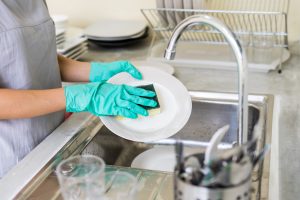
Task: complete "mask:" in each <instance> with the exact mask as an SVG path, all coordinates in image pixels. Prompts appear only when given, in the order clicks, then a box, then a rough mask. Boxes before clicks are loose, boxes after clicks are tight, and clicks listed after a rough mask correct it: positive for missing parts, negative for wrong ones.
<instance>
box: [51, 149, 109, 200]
mask: <svg viewBox="0 0 300 200" xmlns="http://www.w3.org/2000/svg"><path fill="white" fill-rule="evenodd" d="M56 173H57V176H58V180H59V184H60V189H61V193H62V196H63V198H64V199H65V200H77V199H78V200H79V199H80V200H96V199H97V200H102V199H104V197H103V194H104V191H105V181H104V177H105V163H104V161H103V160H102V159H101V158H99V157H97V156H92V155H82V156H74V157H70V158H68V159H66V160H64V161H62V162H61V163H60V164H59V165H58V166H57V169H56Z"/></svg>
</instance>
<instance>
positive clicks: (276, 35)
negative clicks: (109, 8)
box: [142, 0, 290, 72]
mask: <svg viewBox="0 0 300 200" xmlns="http://www.w3.org/2000/svg"><path fill="white" fill-rule="evenodd" d="M204 2H205V4H204V7H205V8H204V9H201V10H195V9H169V8H156V9H142V13H143V15H144V16H145V18H146V19H147V21H148V23H149V25H150V27H151V28H152V29H153V31H154V33H155V37H156V38H155V39H154V40H157V39H158V38H159V40H162V41H163V42H167V41H169V39H170V37H171V35H172V31H173V29H174V28H175V26H176V25H177V24H178V23H179V22H180V21H182V20H183V19H185V18H186V17H189V16H191V15H200V14H204V15H210V16H213V17H216V18H218V19H220V20H221V21H223V22H224V23H225V24H226V25H227V26H228V27H229V28H230V29H231V30H232V31H233V32H234V33H235V35H236V36H237V37H238V38H239V40H240V41H241V44H242V45H243V46H244V48H245V49H247V52H250V50H249V49H252V50H251V52H250V53H249V54H251V55H250V56H249V55H248V53H247V56H248V57H251V56H252V57H253V54H255V53H253V52H255V51H256V49H265V50H267V49H268V50H267V51H269V49H273V50H274V51H276V52H277V53H276V54H274V56H273V57H274V58H275V59H277V61H276V62H275V61H274V62H273V69H278V71H279V72H281V70H282V63H283V62H284V61H286V60H287V59H288V58H289V56H290V54H289V52H288V27H287V26H288V23H287V18H288V11H289V4H290V0H227V1H222V0H204ZM180 40H181V41H185V42H192V43H193V45H194V44H204V45H210V46H211V45H225V44H227V42H226V40H225V38H224V37H223V35H222V34H221V33H220V32H218V31H217V30H215V29H213V28H211V27H210V26H206V25H201V26H194V27H192V28H190V29H189V30H187V31H185V32H184V33H183V34H182V35H181V37H180ZM152 47H153V45H152ZM159 48H162V46H160V47H159ZM264 57H268V56H264ZM250 60H251V58H250ZM253 60H255V58H253ZM249 62H250V61H249ZM249 65H251V64H250V63H249ZM259 65H260V63H256V64H255V66H259ZM268 71H269V70H268Z"/></svg>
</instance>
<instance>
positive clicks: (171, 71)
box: [131, 60, 175, 75]
mask: <svg viewBox="0 0 300 200" xmlns="http://www.w3.org/2000/svg"><path fill="white" fill-rule="evenodd" d="M131 63H132V64H133V65H134V66H135V67H137V68H139V67H151V68H155V69H159V70H162V71H164V72H166V73H168V74H170V75H173V74H174V73H175V69H174V67H173V66H171V65H169V64H166V63H162V62H155V61H146V60H139V61H138V60H137V61H131Z"/></svg>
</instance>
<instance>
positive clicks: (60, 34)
mask: <svg viewBox="0 0 300 200" xmlns="http://www.w3.org/2000/svg"><path fill="white" fill-rule="evenodd" d="M65 32H66V31H65V30H63V29H56V45H60V44H62V43H64V42H65V41H66V33H65Z"/></svg>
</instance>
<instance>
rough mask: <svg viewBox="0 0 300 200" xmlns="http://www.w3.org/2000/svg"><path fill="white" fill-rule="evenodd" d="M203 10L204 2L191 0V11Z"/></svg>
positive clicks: (202, 0)
mask: <svg viewBox="0 0 300 200" xmlns="http://www.w3.org/2000/svg"><path fill="white" fill-rule="evenodd" d="M204 8H205V1H204V0H193V9H195V10H202V9H204Z"/></svg>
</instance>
